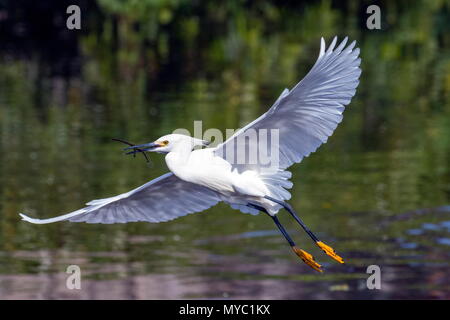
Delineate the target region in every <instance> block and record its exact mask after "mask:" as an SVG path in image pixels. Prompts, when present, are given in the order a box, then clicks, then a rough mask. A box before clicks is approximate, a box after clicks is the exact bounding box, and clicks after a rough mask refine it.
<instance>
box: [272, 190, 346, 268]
mask: <svg viewBox="0 0 450 320" xmlns="http://www.w3.org/2000/svg"><path fill="white" fill-rule="evenodd" d="M264 198H266V199H268V200H270V201H273V202H275V203H278V204H279V205H280V206H282V207H283V208H285V209H286V210H287V211H288V212H289V213H290V214H291V216H292V217H293V218H294V219H295V221H297V222H298V224H300V225H301V226H302V228H303V230H305V232H306V233H307V234H308V235H309V236H310V237H311V239H313V241H314V242H315V243H316V244H317V245H318V246H319V248H321V249H322V250H323V251H324V252H325V253H326V254H327V255H329V256H330V257H331V258H333V259H334V260H336V261H337V262H339V263H344V260H343V259H342V258H341V257H340V256H339V255H337V254H336V252H335V251H334V249H333V248H331V247H330V246H328V245H326V244H325V243H323V242H322V241H320V240H319V238H317V237H316V235H315V234H314V233H313V232H312V231H311V230H310V229H309V228H308V227H307V226H306V225H305V223H304V222H303V221H302V219H300V217H299V216H298V215H297V213H296V212H295V210H294V208H292V206H291V205H290V204H289V203H287V202H284V201H281V200H278V199H275V198H272V197H270V196H264Z"/></svg>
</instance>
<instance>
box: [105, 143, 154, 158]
mask: <svg viewBox="0 0 450 320" xmlns="http://www.w3.org/2000/svg"><path fill="white" fill-rule="evenodd" d="M112 140H113V141H117V142H122V143H124V144H127V145H129V146H130V147H133V146H135V144H134V143H131V142H128V141H126V140H123V139H117V138H112ZM136 151H139V152H141V153H142V154H143V155H144V157H145V160H146V161H147V163H149V162H150V159H149V158H148V157H147V154H146V153H145V151H144V150H142V149H136ZM127 154H133V156H134V157H136V152H128V153H127Z"/></svg>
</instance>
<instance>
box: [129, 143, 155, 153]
mask: <svg viewBox="0 0 450 320" xmlns="http://www.w3.org/2000/svg"><path fill="white" fill-rule="evenodd" d="M157 147H161V144H159V143H157V142H150V143H144V144H140V145H137V146H131V147H127V148H125V149H123V150H132V151H130V152H127V154H135V153H137V152H144V151H151V150H153V149H155V148H157Z"/></svg>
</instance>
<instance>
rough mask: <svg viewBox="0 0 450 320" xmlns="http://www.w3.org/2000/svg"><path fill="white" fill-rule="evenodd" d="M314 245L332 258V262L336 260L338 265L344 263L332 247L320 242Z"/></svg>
mask: <svg viewBox="0 0 450 320" xmlns="http://www.w3.org/2000/svg"><path fill="white" fill-rule="evenodd" d="M316 244H317V245H318V246H319V247H320V249H322V250H323V252H325V253H326V254H327V255H329V256H330V257H332V258H333V259H334V260H336V261H337V262H339V263H344V259H342V258H341V257H340V256H338V255H337V253H336V252H335V251H334V249H333V248H332V247H330V246H327V245H326V244H325V243H323V242H322V241H317V242H316Z"/></svg>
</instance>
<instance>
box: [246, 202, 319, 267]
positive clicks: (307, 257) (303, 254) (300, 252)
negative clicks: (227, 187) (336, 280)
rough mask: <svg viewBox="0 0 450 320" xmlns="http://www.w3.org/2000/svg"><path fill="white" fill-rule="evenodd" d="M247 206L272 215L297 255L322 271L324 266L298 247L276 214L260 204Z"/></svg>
mask: <svg viewBox="0 0 450 320" xmlns="http://www.w3.org/2000/svg"><path fill="white" fill-rule="evenodd" d="M247 206H248V207H250V208H253V209H256V210H259V211H261V212H264V213H265V214H267V215H268V216H269V217H271V218H272V220H273V222H275V225H276V226H277V227H278V230H280V232H281V234H282V235H283V236H284V238H285V239H286V240H287V242H288V243H289V245H290V246H291V248H292V250H293V251H294V252H295V254H296V255H297V256H299V257H300V258H301V259H302V260H303V262H305V263H306V264H307V265H308V266H310V267H311V268H313V269H314V270H316V271H319V272H322V269H321V267H322V266H321V265H320V264H318V263H317V262H316V261H315V260H314V257H313V256H312V255H311V254H309V253H308V252H306V251H304V250H302V249H299V248H297V247H296V245H295V242H294V241H293V240H292V238H291V237H290V236H289V234H288V233H287V231H286V229H285V228H284V227H283V225H282V224H281V222H280V220H278V217H277V216H276V215H273V216H272V215H270V214H269V213H268V212H267V210H266V209H265V208H264V207H261V206H258V205H254V204H251V203H249V204H247Z"/></svg>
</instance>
